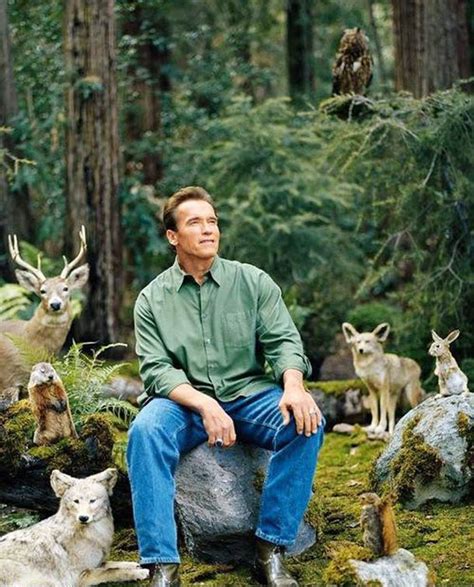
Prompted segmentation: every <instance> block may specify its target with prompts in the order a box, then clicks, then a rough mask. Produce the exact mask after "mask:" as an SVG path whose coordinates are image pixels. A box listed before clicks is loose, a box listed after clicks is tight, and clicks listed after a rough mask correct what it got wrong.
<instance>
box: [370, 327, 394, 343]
mask: <svg viewBox="0 0 474 587" xmlns="http://www.w3.org/2000/svg"><path fill="white" fill-rule="evenodd" d="M389 332H390V324H389V323H388V322H382V324H379V325H378V326H377V327H376V328H374V329H373V330H372V334H374V335H375V336H376V337H377V340H379V341H380V342H384V341H386V340H387V337H388V334H389Z"/></svg>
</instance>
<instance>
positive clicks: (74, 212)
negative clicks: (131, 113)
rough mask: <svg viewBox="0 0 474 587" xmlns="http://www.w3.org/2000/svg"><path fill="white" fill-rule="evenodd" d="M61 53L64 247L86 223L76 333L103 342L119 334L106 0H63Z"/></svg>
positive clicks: (113, 107)
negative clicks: (82, 304)
mask: <svg viewBox="0 0 474 587" xmlns="http://www.w3.org/2000/svg"><path fill="white" fill-rule="evenodd" d="M65 59H66V67H67V71H68V74H69V80H70V81H69V86H68V88H67V93H66V112H67V121H68V124H67V131H66V167H67V227H68V230H67V234H66V238H67V241H68V249H69V252H70V253H71V251H72V250H73V249H74V250H75V249H76V248H77V241H78V232H79V228H80V226H81V224H84V225H85V227H86V231H87V242H88V247H89V248H88V261H89V264H90V268H91V275H90V279H89V281H90V295H89V301H88V305H87V308H85V310H84V312H83V314H82V318H81V319H80V320H79V321H78V323H77V324H76V327H75V334H76V337H79V338H81V339H82V340H90V341H97V342H99V343H101V344H104V343H109V342H113V341H116V340H117V338H118V315H119V309H120V303H121V290H122V243H121V233H120V212H119V200H118V188H119V171H118V170H119V139H118V123H117V84H116V78H115V71H116V59H115V19H114V1H113V0H68V1H67V2H65Z"/></svg>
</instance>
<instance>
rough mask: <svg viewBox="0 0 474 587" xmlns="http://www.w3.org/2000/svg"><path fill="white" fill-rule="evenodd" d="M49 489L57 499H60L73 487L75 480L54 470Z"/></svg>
mask: <svg viewBox="0 0 474 587" xmlns="http://www.w3.org/2000/svg"><path fill="white" fill-rule="evenodd" d="M50 481H51V487H52V488H53V490H54V493H55V494H56V495H57V497H62V496H63V495H64V494H65V493H66V491H67V490H68V489H69V488H70V487H72V486H73V485H74V483H75V482H76V479H74V477H69V475H66V473H61V471H59V470H58V469H54V471H53V472H52V473H51V479H50Z"/></svg>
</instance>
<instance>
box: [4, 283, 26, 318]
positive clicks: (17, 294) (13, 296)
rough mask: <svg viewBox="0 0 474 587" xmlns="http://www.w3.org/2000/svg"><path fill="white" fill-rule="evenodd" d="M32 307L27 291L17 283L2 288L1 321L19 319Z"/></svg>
mask: <svg viewBox="0 0 474 587" xmlns="http://www.w3.org/2000/svg"><path fill="white" fill-rule="evenodd" d="M30 305H31V300H30V297H29V295H28V292H27V290H26V289H25V288H24V287H22V286H21V285H18V284H16V283H6V284H5V285H2V286H0V320H11V319H13V318H17V317H18V316H19V315H20V314H22V313H23V312H24V311H25V310H26V309H27V308H28V307H29V306H30Z"/></svg>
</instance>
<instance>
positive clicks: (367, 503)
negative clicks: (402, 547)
mask: <svg viewBox="0 0 474 587" xmlns="http://www.w3.org/2000/svg"><path fill="white" fill-rule="evenodd" d="M360 501H361V503H362V513H361V516H360V525H361V528H362V530H363V532H364V535H363V541H364V546H366V547H367V548H369V549H370V550H371V551H372V552H373V553H374V554H375V555H377V556H388V555H391V554H394V553H395V552H396V551H397V550H398V545H397V527H396V525H395V516H394V515H393V509H392V505H391V503H390V500H389V499H383V500H382V499H380V497H379V496H378V495H377V494H375V493H363V494H362V495H361V496H360Z"/></svg>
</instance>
